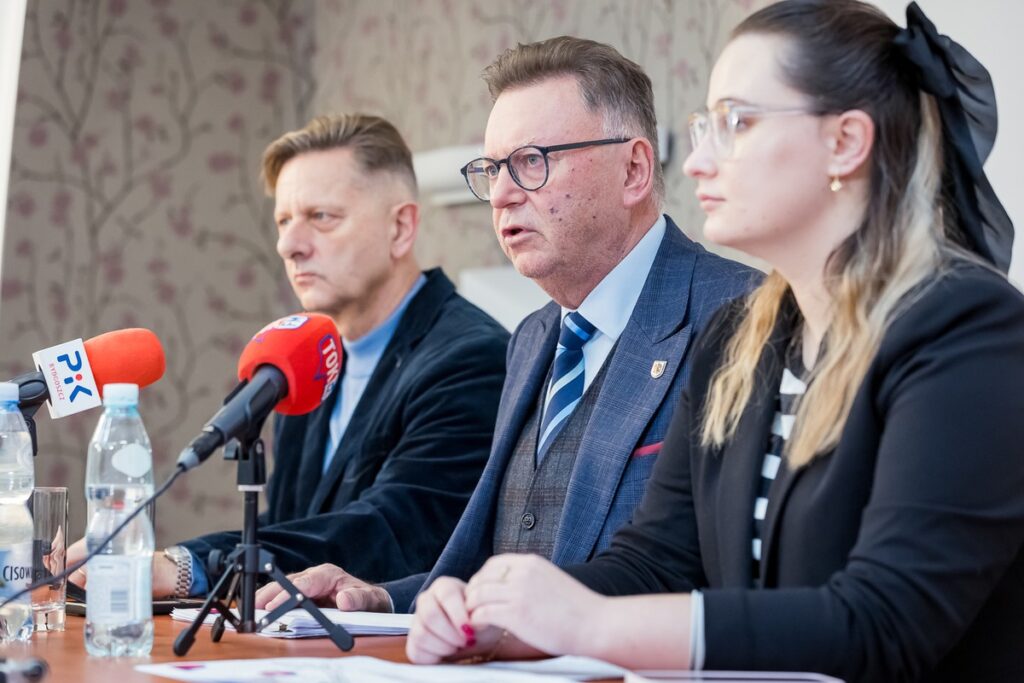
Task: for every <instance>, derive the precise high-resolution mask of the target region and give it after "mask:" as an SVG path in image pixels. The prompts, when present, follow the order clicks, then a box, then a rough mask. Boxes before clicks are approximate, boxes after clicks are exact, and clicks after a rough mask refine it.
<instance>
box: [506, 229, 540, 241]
mask: <svg viewBox="0 0 1024 683" xmlns="http://www.w3.org/2000/svg"><path fill="white" fill-rule="evenodd" d="M530 232H533V231H532V230H530V229H529V228H524V227H523V226H521V225H509V226H506V227H504V228H502V229H501V238H502V239H503V240H507V239H511V238H513V237H518V236H519V235H523V234H526V233H530Z"/></svg>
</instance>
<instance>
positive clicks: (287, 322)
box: [238, 313, 342, 415]
mask: <svg viewBox="0 0 1024 683" xmlns="http://www.w3.org/2000/svg"><path fill="white" fill-rule="evenodd" d="M341 363H342V354H341V340H340V339H339V338H338V328H337V327H336V326H335V325H334V321H333V320H331V318H330V317H329V316H326V315H323V314H322V313H303V314H300V315H290V316H288V317H286V318H281V319H280V320H276V321H274V322H272V323H270V324H269V325H267V326H266V327H264V328H263V329H262V330H260V331H259V332H257V333H256V335H255V336H254V337H253V338H252V340H251V341H250V342H249V344H248V345H247V346H246V347H245V350H244V351H242V357H241V358H239V359H238V379H239V380H242V381H245V380H249V381H251V380H252V378H253V375H254V374H255V372H256V371H257V370H258V369H259V368H260V367H262V366H264V365H271V366H273V367H276V368H277V369H278V370H280V371H281V372H282V373H284V376H285V380H286V381H287V384H288V394H287V395H286V396H285V397H284V398H283V399H281V400H280V401H279V402H278V403H277V407H276V408H275V410H276V411H277V412H279V413H281V414H282V415H305V414H306V413H308V412H312V411H313V410H316V409H317V407H319V405H320V404H321V403H323V401H324V399H325V398H327V396H328V394H330V393H331V390H332V389H333V388H334V384H335V382H337V381H338V377H339V376H340V375H341Z"/></svg>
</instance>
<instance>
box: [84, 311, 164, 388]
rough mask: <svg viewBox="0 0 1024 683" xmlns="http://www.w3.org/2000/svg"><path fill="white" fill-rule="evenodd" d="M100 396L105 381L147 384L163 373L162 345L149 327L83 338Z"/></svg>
mask: <svg viewBox="0 0 1024 683" xmlns="http://www.w3.org/2000/svg"><path fill="white" fill-rule="evenodd" d="M85 355H87V356H88V357H89V363H90V364H92V374H93V376H94V377H96V385H97V386H98V387H99V390H100V396H102V395H103V387H104V386H105V385H107V384H138V385H139V386H140V387H148V386H149V385H150V384H153V383H154V382H156V381H157V380H158V379H160V378H161V377H163V376H164V370H165V369H166V367H167V361H166V360H165V358H164V347H163V346H162V345H161V344H160V340H159V339H157V337H156V335H155V334H153V332H151V331H150V330H147V329H145V328H142V327H133V328H129V329H126V330H114V331H113V332H107V333H106V334H101V335H99V336H97V337H93V338H92V339H87V340H86V341H85Z"/></svg>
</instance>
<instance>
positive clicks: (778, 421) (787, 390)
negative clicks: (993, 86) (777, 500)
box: [751, 354, 807, 585]
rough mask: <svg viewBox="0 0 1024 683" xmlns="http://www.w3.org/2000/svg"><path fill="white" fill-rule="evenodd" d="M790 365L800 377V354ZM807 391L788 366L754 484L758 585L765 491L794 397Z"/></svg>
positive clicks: (775, 465) (785, 435)
mask: <svg viewBox="0 0 1024 683" xmlns="http://www.w3.org/2000/svg"><path fill="white" fill-rule="evenodd" d="M788 365H790V366H791V367H795V368H799V370H798V372H799V373H800V375H801V376H805V375H804V373H803V364H802V363H801V362H800V360H799V356H796V358H793V355H792V354H791V356H790V359H789V363H788ZM805 391H807V385H806V384H805V383H804V381H803V380H802V379H801V378H800V377H799V376H797V375H796V374H794V373H793V372H792V371H791V370H790V369H789V368H788V367H787V368H785V369H784V370H783V371H782V382H781V383H780V384H779V391H778V393H777V394H776V395H775V416H774V417H773V418H772V430H771V433H770V434H769V435H768V444H767V445H768V448H767V449H766V452H765V455H764V460H763V461H762V463H761V476H760V478H759V479H758V483H757V498H756V499H755V500H754V537H753V543H752V548H751V552H752V559H753V564H752V566H751V569H752V571H753V575H754V584H755V585H759V584H760V580H761V579H760V576H761V539H762V538H763V537H764V522H765V518H766V517H767V513H768V494H769V492H770V491H771V488H772V482H773V481H775V475H776V474H778V472H779V466H780V465H781V464H782V452H783V450H784V449H785V446H786V440H787V439H789V434H790V432H792V431H793V420H794V419H796V402H797V399H798V398H799V397H800V396H802V395H803V394H804V392H805Z"/></svg>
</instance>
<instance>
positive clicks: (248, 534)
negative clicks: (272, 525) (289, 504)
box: [174, 428, 353, 657]
mask: <svg viewBox="0 0 1024 683" xmlns="http://www.w3.org/2000/svg"><path fill="white" fill-rule="evenodd" d="M224 459H225V460H235V461H237V462H238V477H237V482H238V490H239V491H242V492H243V493H244V494H245V521H244V524H243V527H242V542H241V543H239V544H238V545H236V546H235V549H234V550H233V551H232V552H231V554H229V555H228V556H227V557H226V558H224V559H223V560H221V557H220V554H219V553H217V556H216V557H215V556H214V554H213V553H211V558H210V559H211V562H210V564H211V567H210V568H211V570H212V571H211V576H215V575H217V574H218V573H219V574H220V578H219V579H218V580H217V583H216V584H214V586H213V588H211V589H210V593H209V595H208V596H207V598H206V601H205V602H204V603H203V606H202V607H201V608H200V610H199V615H198V616H197V617H196V620H195V621H194V622H192V623H191V624H190V625H189V627H188V628H187V629H185V630H184V631H182V632H181V633H179V634H178V637H177V638H176V639H175V640H174V654H176V655H178V656H179V657H181V656H184V655H185V654H186V653H187V652H188V651H189V648H191V647H192V644H193V643H194V642H195V636H196V632H198V630H199V627H200V626H202V625H203V622H204V621H205V620H206V617H207V615H209V613H210V610H211V609H213V608H216V609H217V620H216V621H215V622H214V624H213V628H212V632H211V634H210V636H211V638H212V640H213V642H215V643H216V642H219V641H220V639H221V636H223V635H224V622H225V621H227V622H228V623H230V624H231V625H232V626H233V627H234V628H235V630H236V631H237V632H238V633H257V632H259V631H261V630H263V629H264V628H266V627H267V626H269V625H270V624H271V623H273V622H274V621H276V620H277V619H279V618H280V617H281V616H283V615H284V614H286V613H287V612H288V611H290V610H291V609H293V608H295V607H301V608H302V609H304V610H306V611H307V612H309V614H310V616H312V617H313V618H314V619H316V621H317V623H319V624H320V625H321V626H322V627H323V628H324V630H326V631H327V636H328V637H329V638H330V639H331V642H333V643H334V644H335V645H336V646H338V648H339V649H341V650H345V651H348V650H351V649H352V645H353V641H352V635H351V634H349V632H348V631H346V630H345V629H344V627H342V626H341V625H340V624H335V623H333V622H332V621H331V620H330V619H328V618H327V617H326V616H324V613H323V612H321V611H320V608H318V607H317V606H316V605H315V604H314V603H313V601H312V600H310V599H309V598H307V597H306V596H304V595H303V594H302V593H300V592H299V589H298V588H296V587H295V584H293V583H292V582H291V581H289V580H288V577H286V576H285V575H284V572H282V571H281V570H280V569H278V568H277V564H276V563H275V562H274V556H273V554H271V553H270V552H267V551H266V550H263V549H262V548H261V547H260V544H259V542H258V541H257V540H256V531H257V528H258V526H259V522H258V520H257V511H258V508H259V495H260V492H261V491H263V489H264V487H265V486H266V483H267V467H266V459H265V454H264V448H263V440H262V439H260V436H259V429H258V428H257V429H255V430H254V432H253V433H252V434H248V435H246V436H245V437H244V438H242V439H240V440H239V439H233V440H232V441H231V442H229V443H228V444H227V446H225V447H224ZM263 574H266V575H268V576H270V578H272V579H273V580H274V581H277V583H278V584H279V585H280V586H281V588H283V589H284V590H285V592H287V593H288V595H289V596H290V597H289V598H288V600H286V601H285V602H284V604H282V605H280V606H279V607H277V608H276V609H275V610H273V611H272V612H270V613H269V614H267V615H266V616H265V617H263V618H262V619H260V620H259V621H258V622H257V621H256V581H257V579H258V578H259V577H260V575H263ZM232 602H237V603H238V612H239V616H237V617H236V616H235V615H234V613H232V612H231V610H230V609H229V608H230V606H231V603H232Z"/></svg>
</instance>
